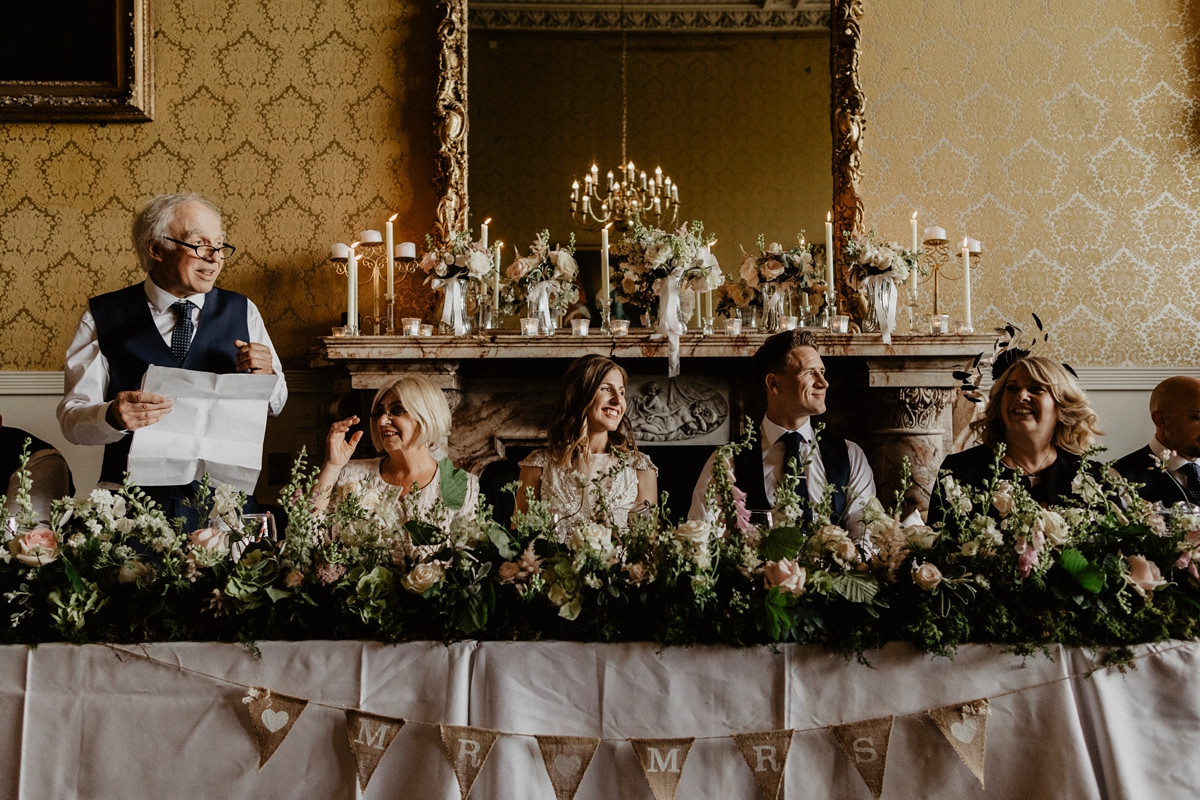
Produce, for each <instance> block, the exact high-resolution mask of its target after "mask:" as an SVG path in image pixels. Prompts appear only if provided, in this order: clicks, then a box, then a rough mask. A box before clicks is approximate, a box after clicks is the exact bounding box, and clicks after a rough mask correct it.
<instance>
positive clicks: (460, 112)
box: [434, 0, 468, 241]
mask: <svg viewBox="0 0 1200 800" xmlns="http://www.w3.org/2000/svg"><path fill="white" fill-rule="evenodd" d="M438 8H439V9H440V10H442V11H443V19H442V22H441V24H440V25H438V42H439V44H440V45H441V50H440V53H439V55H438V84H437V100H436V103H437V105H436V111H435V112H434V113H435V117H436V122H435V125H436V129H437V137H438V171H437V177H436V178H435V180H436V181H437V184H438V194H439V195H440V199H439V200H438V207H437V222H436V223H435V229H436V233H437V236H438V238H440V239H442V240H443V241H445V240H447V239H449V238H450V237H451V235H453V234H454V233H455V232H456V231H464V230H466V229H467V200H468V198H467V0H440V2H439V3H438Z"/></svg>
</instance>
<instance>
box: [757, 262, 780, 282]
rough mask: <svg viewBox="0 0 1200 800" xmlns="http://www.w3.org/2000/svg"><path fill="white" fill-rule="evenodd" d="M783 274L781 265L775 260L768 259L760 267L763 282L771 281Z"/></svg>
mask: <svg viewBox="0 0 1200 800" xmlns="http://www.w3.org/2000/svg"><path fill="white" fill-rule="evenodd" d="M782 274H783V264H780V263H779V262H778V261H776V260H775V259H773V258H772V259H769V260H768V261H765V262H764V263H763V265H762V276H763V279H764V280H768V281H773V280H775V279H776V278H778V277H779V276H780V275H782Z"/></svg>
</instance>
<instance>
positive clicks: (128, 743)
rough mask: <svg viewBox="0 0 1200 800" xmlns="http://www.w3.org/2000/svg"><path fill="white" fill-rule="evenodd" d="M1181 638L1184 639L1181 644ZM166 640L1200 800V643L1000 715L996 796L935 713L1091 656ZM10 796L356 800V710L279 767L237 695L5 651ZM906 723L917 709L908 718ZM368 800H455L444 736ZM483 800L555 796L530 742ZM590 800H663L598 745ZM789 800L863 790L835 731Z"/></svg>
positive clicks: (474, 716) (405, 713) (365, 702)
mask: <svg viewBox="0 0 1200 800" xmlns="http://www.w3.org/2000/svg"><path fill="white" fill-rule="evenodd" d="M1172 648H1173V649H1172ZM261 650H262V659H261V660H257V659H256V658H255V657H254V656H252V655H251V654H250V653H248V652H247V651H246V650H245V649H243V648H240V647H237V646H234V645H218V644H192V643H183V644H167V645H154V646H149V647H147V648H145V652H146V653H148V654H149V655H151V656H153V657H154V658H156V659H161V660H163V661H167V662H170V663H172V664H178V665H182V666H185V667H187V668H189V669H192V670H197V671H200V672H203V673H208V674H209V675H212V676H217V677H219V678H224V679H227V680H228V681H233V682H236V683H238V684H249V685H255V686H264V687H267V688H270V689H272V690H274V691H276V692H280V693H283V694H289V695H295V696H299V697H305V698H308V699H310V700H314V701H318V702H321V703H327V704H331V705H336V706H343V707H357V708H361V709H364V710H366V711H371V712H375V713H379V714H385V715H388V716H395V717H404V718H406V719H409V720H416V721H425V722H433V723H437V722H441V723H448V724H455V725H475V726H479V727H487V728H493V729H498V730H502V731H507V732H510V733H526V734H535V733H538V734H558V735H578V736H599V737H610V738H614V739H620V738H624V737H673V736H697V737H703V736H715V737H725V736H727V735H728V734H731V733H740V732H750V731H760V730H770V729H776V728H795V729H805V728H820V727H823V726H826V725H831V724H838V723H843V722H852V721H856V720H861V719H868V718H872V717H879V716H885V715H888V714H894V715H897V719H896V722H895V728H894V730H893V733H892V739H891V747H890V751H889V757H888V772H887V780H886V784H885V786H884V794H883V796H884V798H897V799H898V798H926V797H946V798H956V799H958V798H976V797H993V798H1010V797H1011V798H1016V797H1021V798H1072V799H1076V798H1101V797H1111V798H1147V800H1150V799H1151V798H1153V800H1163V798H1176V797H1178V798H1192V797H1196V796H1198V795H1200V758H1197V757H1196V753H1197V752H1198V751H1200V667H1198V665H1197V656H1198V654H1200V644H1195V645H1193V644H1189V645H1186V646H1183V647H1179V646H1178V643H1169V644H1164V645H1158V646H1150V647H1142V648H1138V649H1137V652H1138V653H1139V654H1141V653H1151V652H1153V653H1156V655H1153V656H1152V657H1150V658H1144V659H1141V660H1139V661H1138V662H1137V667H1136V669H1133V670H1130V671H1128V672H1127V673H1126V674H1121V673H1119V672H1117V671H1115V670H1110V671H1105V672H1102V673H1099V674H1096V675H1094V676H1093V677H1092V678H1090V679H1085V678H1072V679H1071V680H1066V681H1060V682H1057V683H1052V684H1049V685H1046V686H1042V687H1040V688H1035V689H1032V690H1029V691H1024V692H1020V693H1015V694H1009V695H1007V696H1004V697H999V698H997V699H995V700H993V701H992V712H991V716H990V718H989V722H988V730H987V744H988V747H987V774H986V776H987V786H988V788H987V792H986V793H985V792H984V791H982V790H981V789H980V787H979V784H978V782H977V781H976V780H975V778H974V777H973V776H972V775H971V773H970V772H969V771H968V769H967V768H966V766H964V765H963V764H962V762H961V761H960V760H959V759H958V756H957V755H956V754H955V753H954V751H953V750H952V749H951V747H950V745H949V744H948V743H947V742H946V741H945V739H944V738H943V736H942V734H941V733H940V732H939V731H938V729H937V727H936V726H935V725H934V724H933V723H932V721H931V720H930V719H929V718H928V717H927V716H925V715H923V714H915V715H913V714H914V712H921V711H924V710H926V709H928V708H931V707H935V706H941V705H948V704H951V703H959V702H966V701H969V700H973V699H976V698H980V697H988V696H992V697H994V696H996V695H999V694H1001V693H1004V692H1009V691H1011V690H1014V689H1021V688H1023V687H1029V686H1034V685H1035V684H1040V683H1043V682H1045V681H1048V680H1052V679H1054V678H1060V677H1063V676H1066V675H1071V674H1076V673H1082V672H1085V671H1087V669H1088V668H1089V666H1090V664H1091V662H1090V654H1089V653H1087V652H1085V651H1079V650H1069V649H1064V648H1057V647H1056V648H1051V651H1052V653H1053V658H1052V659H1047V658H1044V657H1041V656H1038V657H1031V658H1019V657H1016V656H1011V655H1006V654H1004V653H1002V652H1001V651H1000V650H999V649H998V648H991V647H983V646H970V647H964V648H962V649H961V650H960V651H959V653H958V655H957V657H956V658H955V659H954V660H953V661H949V660H946V659H934V658H931V657H928V656H922V655H921V654H920V653H918V652H916V651H915V650H913V649H912V648H909V647H907V646H903V645H892V646H889V647H887V648H885V649H884V650H882V651H879V652H873V653H869V654H868V658H869V659H870V661H871V664H872V667H866V666H862V665H860V664H857V663H853V662H847V661H846V660H845V659H843V658H841V657H838V656H835V655H830V654H828V653H826V652H824V651H822V650H819V649H816V648H811V647H796V646H786V647H781V648H778V649H777V650H776V651H775V652H772V651H770V650H768V649H749V650H735V649H730V648H723V647H705V648H686V649H681V648H671V649H666V650H659V649H657V648H656V647H654V646H653V645H641V644H638V645H584V644H571V643H562V642H543V643H502V642H488V643H476V642H463V643H459V644H455V645H452V646H449V647H446V646H443V645H440V644H433V643H414V644H406V645H400V646H388V645H381V644H375V643H364V642H264V643H262V645H261ZM0 670H3V680H2V681H0V735H3V736H4V741H5V742H6V744H7V746H6V747H4V748H3V749H2V750H0V760H3V761H4V762H5V763H4V768H3V770H2V771H0V776H3V777H2V778H0V781H2V783H0V797H20V798H28V799H29V800H34V799H36V800H44V799H46V798H55V799H56V800H66V799H67V798H156V800H157V799H158V798H185V797H186V798H318V797H319V798H353V797H356V796H358V795H357V794H356V791H355V788H354V786H355V769H354V761H353V756H352V755H351V752H350V748H349V745H348V743H347V738H346V732H345V719H344V715H343V714H342V712H341V711H340V710H337V709H331V708H324V707H320V706H316V705H313V704H310V705H309V706H308V708H307V709H305V711H304V712H303V715H302V716H301V718H300V719H299V721H298V722H296V724H295V726H294V727H293V728H292V731H291V733H290V735H289V737H288V739H287V740H286V741H285V742H284V743H283V744H282V745H281V746H280V748H279V750H278V751H277V752H276V754H275V755H274V757H273V758H272V759H271V761H270V762H268V764H267V765H266V766H265V767H264V768H263V769H262V770H261V771H260V770H258V768H257V767H258V753H257V751H256V749H255V745H254V740H253V738H252V733H251V729H250V725H249V720H248V715H247V712H246V709H245V706H244V705H243V704H242V702H241V698H242V696H243V695H244V693H245V692H244V690H243V689H242V688H240V687H239V686H236V685H232V684H230V683H225V682H222V681H220V680H214V679H213V678H209V677H203V676H200V675H196V674H192V673H188V672H183V671H180V670H177V669H174V668H172V667H168V666H163V665H161V664H156V663H151V662H148V661H146V660H143V659H139V658H134V657H129V656H122V657H118V656H117V655H116V654H114V652H113V651H112V650H110V649H108V648H105V647H100V646H86V647H75V646H71V645H44V646H41V647H38V648H36V649H26V648H23V647H5V648H0ZM901 715H911V716H901ZM366 796H367V797H372V798H374V797H379V798H383V797H403V798H436V799H437V800H455V799H456V798H458V788H457V786H456V784H455V780H454V777H453V774H452V772H451V771H450V767H449V764H448V763H447V762H446V760H445V758H444V756H443V755H442V752H441V750H440V748H439V743H438V733H437V729H436V728H435V727H432V726H426V725H416V724H409V725H407V726H405V728H404V729H403V730H402V731H401V732H400V735H399V736H398V737H397V738H396V740H395V742H394V743H393V744H392V746H391V749H390V750H388V752H387V754H386V755H385V756H384V758H383V761H382V763H381V764H380V766H379V769H378V771H377V772H376V773H375V776H374V778H373V779H372V781H371V784H370V787H369V789H368V791H367V793H366ZM471 796H472V798H475V799H476V800H483V798H513V799H514V800H516V798H521V800H529V799H530V798H546V800H552V798H553V797H554V795H553V792H552V790H551V787H550V782H549V780H548V778H547V777H546V773H545V770H544V768H543V766H542V760H541V756H540V755H539V753H538V749H537V745H536V742H535V741H534V740H533V739H531V738H522V737H502V738H501V739H500V740H498V741H497V743H496V745H495V748H494V750H493V751H492V754H491V756H490V757H489V759H488V761H487V763H486V764H485V765H484V767H483V771H482V772H481V773H480V776H479V779H478V781H477V782H476V785H475V788H474V791H473V792H472V795H471ZM760 796H761V795H760V794H759V791H758V789H757V787H756V784H755V783H754V780H753V777H752V775H751V773H750V771H749V769H748V767H747V766H746V763H745V761H744V760H743V759H742V757H741V754H740V753H739V752H738V750H737V748H736V746H735V745H734V743H733V741H732V740H730V739H727V738H717V739H710V740H701V741H697V742H696V744H695V746H694V747H693V748H692V751H691V754H690V756H689V757H688V759H687V762H686V767H685V769H684V772H683V778H682V782H681V783H680V786H679V792H678V797H679V798H680V799H681V800H682V799H683V798H688V799H689V800H691V799H692V798H722V799H725V798H758V797H760ZM578 797H579V798H581V800H598V799H599V798H605V800H607V799H609V798H612V799H614V800H615V798H623V799H625V800H640V799H641V798H645V799H646V800H649V799H650V798H651V797H652V795H651V793H650V789H649V786H648V785H647V783H646V780H645V777H644V776H643V774H642V772H641V768H640V767H639V765H638V762H637V758H636V756H635V755H634V753H633V750H632V748H631V747H630V745H629V744H628V743H627V742H623V741H605V742H603V743H602V744H601V746H600V749H599V751H598V752H597V754H596V757H595V759H594V761H593V762H592V765H591V767H590V769H589V770H588V772H587V775H586V777H585V778H584V781H583V784H582V786H581V787H580V791H579V794H578ZM784 797H787V798H791V799H792V800H800V798H822V799H824V798H834V797H836V798H869V797H870V793H869V791H868V790H867V787H866V785H865V784H864V783H863V781H862V779H861V778H860V777H859V776H858V774H857V773H856V772H855V771H854V768H853V767H852V765H851V764H850V762H849V760H848V759H847V758H846V757H845V755H844V754H843V753H842V752H841V750H840V749H839V748H838V746H837V745H836V743H835V741H834V739H833V737H832V736H831V735H830V734H829V733H828V732H827V731H825V730H813V731H805V732H799V733H797V734H796V735H795V738H794V740H793V744H792V750H791V755H790V758H789V760H788V765H787V772H786V783H785V787H784Z"/></svg>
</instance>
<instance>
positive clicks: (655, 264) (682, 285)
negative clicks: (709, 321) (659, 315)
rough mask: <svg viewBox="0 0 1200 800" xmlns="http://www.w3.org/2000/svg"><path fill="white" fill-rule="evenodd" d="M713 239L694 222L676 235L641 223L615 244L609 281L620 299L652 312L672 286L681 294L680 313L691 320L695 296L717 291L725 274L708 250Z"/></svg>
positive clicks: (684, 226)
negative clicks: (613, 262)
mask: <svg viewBox="0 0 1200 800" xmlns="http://www.w3.org/2000/svg"><path fill="white" fill-rule="evenodd" d="M715 241H716V237H715V236H712V235H710V234H706V233H705V232H704V223H703V222H699V221H694V222H692V223H691V225H683V226H681V227H680V228H678V229H677V230H676V231H675V232H674V233H669V232H667V231H664V230H662V229H660V228H647V227H645V226H644V225H641V224H640V223H634V226H633V227H632V228H631V229H630V230H629V231H627V232H626V233H625V234H624V236H622V237H621V238H620V239H619V240H617V242H616V243H615V244H614V245H613V248H612V253H613V255H614V256H616V261H617V264H616V267H615V269H614V273H613V278H614V279H615V280H616V281H617V286H618V287H619V292H618V297H619V298H620V299H621V300H622V301H623V302H627V303H633V304H634V305H636V306H638V307H639V308H643V309H652V308H656V307H657V306H659V305H660V302H661V299H662V298H663V297H664V295H665V294H667V291H668V289H667V287H668V285H669V284H672V285H673V286H674V287H676V289H678V290H681V291H682V290H687V291H682V297H681V299H680V313H681V314H682V316H683V318H684V319H687V318H688V317H690V316H691V311H692V310H694V308H695V306H694V305H693V304H694V302H695V298H694V294H693V293H694V292H705V291H710V290H713V289H716V288H717V287H719V286H721V285H722V284H723V283H725V274H724V273H723V272H722V271H721V268H720V265H719V264H718V263H717V260H716V259H715V258H713V256H712V253H711V252H710V251H709V248H710V247H711V246H712V244H713V242H715Z"/></svg>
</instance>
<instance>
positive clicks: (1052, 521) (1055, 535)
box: [1040, 509, 1071, 547]
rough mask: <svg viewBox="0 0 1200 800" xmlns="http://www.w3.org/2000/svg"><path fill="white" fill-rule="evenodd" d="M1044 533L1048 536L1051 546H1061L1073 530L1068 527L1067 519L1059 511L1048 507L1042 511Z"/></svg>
mask: <svg viewBox="0 0 1200 800" xmlns="http://www.w3.org/2000/svg"><path fill="white" fill-rule="evenodd" d="M1040 522H1041V525H1040V527H1041V529H1042V533H1044V534H1045V536H1046V541H1047V542H1049V543H1050V546H1051V547H1061V546H1062V545H1064V544H1066V543H1067V540H1068V539H1070V538H1071V530H1070V528H1068V527H1067V521H1066V520H1065V519H1063V518H1062V516H1061V515H1060V514H1059V513H1058V512H1057V511H1050V510H1049V509H1046V510H1044V511H1042V518H1041V521H1040Z"/></svg>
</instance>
